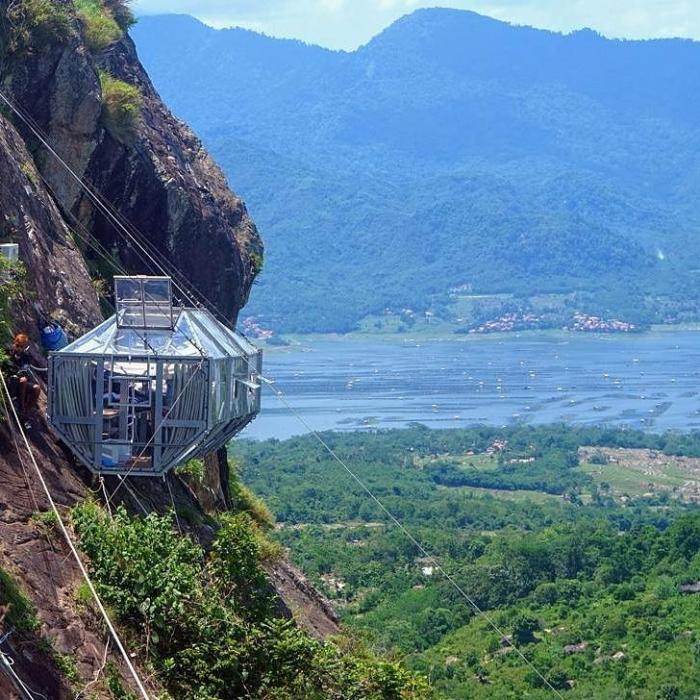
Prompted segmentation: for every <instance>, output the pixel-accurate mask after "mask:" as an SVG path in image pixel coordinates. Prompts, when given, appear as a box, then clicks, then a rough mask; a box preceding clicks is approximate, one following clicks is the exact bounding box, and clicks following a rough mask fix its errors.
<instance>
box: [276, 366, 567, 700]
mask: <svg viewBox="0 0 700 700" xmlns="http://www.w3.org/2000/svg"><path fill="white" fill-rule="evenodd" d="M263 381H264V382H265V384H266V385H267V386H269V387H270V390H271V391H272V393H273V394H274V395H275V396H276V397H277V398H278V399H279V401H281V402H282V403H283V404H284V405H285V406H286V407H287V410H289V411H290V412H291V413H292V414H293V415H294V416H295V417H296V418H297V419H298V420H299V422H300V423H301V424H302V425H303V426H304V427H305V428H306V430H308V431H309V433H311V434H312V435H313V436H314V437H315V438H316V440H317V441H318V442H319V443H320V445H321V446H322V447H323V449H325V450H326V452H328V454H329V455H330V456H331V457H332V458H333V459H334V460H335V461H336V462H337V463H338V464H340V466H341V467H342V468H343V469H344V470H345V471H346V472H347V473H348V474H349V476H350V477H351V478H352V479H353V480H354V481H355V482H356V483H357V485H358V486H359V487H360V488H361V489H362V490H363V491H364V492H365V493H366V494H367V495H368V496H369V497H370V498H371V499H372V501H374V503H375V504H376V505H377V506H378V507H379V508H380V510H381V511H382V512H383V513H384V515H386V517H387V518H389V520H391V522H392V523H393V524H394V525H395V526H396V527H397V528H398V529H399V530H400V531H401V532H402V533H403V535H404V536H405V537H406V538H407V539H408V540H409V541H410V542H411V544H412V545H413V546H414V547H416V549H418V550H419V551H420V553H421V554H422V555H423V556H424V557H425V558H426V559H427V560H428V561H430V562H431V563H432V564H433V566H434V567H435V569H436V570H437V571H439V572H440V573H441V574H442V576H443V578H444V579H445V580H446V581H448V582H449V583H450V585H451V586H452V587H453V588H454V589H455V591H457V593H458V594H459V595H460V596H461V597H462V598H464V600H465V601H466V602H467V603H468V604H469V606H470V607H471V608H472V610H473V611H474V612H475V613H476V614H477V616H478V617H481V619H482V620H484V621H485V622H486V623H487V624H488V625H489V627H491V629H492V630H493V631H494V632H496V633H497V634H499V635H500V636H501V638H502V639H505V640H506V641H507V642H508V645H509V646H510V647H511V648H512V649H513V650H514V651H515V652H516V654H517V655H518V656H519V657H520V659H521V660H522V661H524V662H525V664H526V665H527V666H528V667H529V668H530V669H531V670H532V671H534V673H535V674H537V676H538V677H539V679H540V680H541V681H542V682H543V683H544V684H545V685H546V686H547V688H549V690H551V691H552V692H553V693H554V694H555V695H556V696H557V697H559V698H562V700H563V696H562V694H561V693H560V692H559V691H558V690H557V689H556V688H555V687H554V686H553V685H552V684H551V683H550V682H549V681H548V680H547V679H546V678H545V676H544V675H543V674H542V673H541V672H540V671H539V670H538V669H537V667H536V666H535V665H534V664H533V663H532V662H531V661H530V660H529V659H528V658H527V657H526V656H525V654H523V652H522V651H520V649H518V647H516V646H515V645H514V644H513V643H512V642H511V641H510V640H509V639H508V637H507V636H506V635H505V634H504V632H503V631H502V630H501V629H500V628H499V627H498V625H497V624H496V623H495V622H494V621H493V619H492V618H491V617H490V616H489V615H488V614H487V613H485V612H484V611H483V610H482V609H481V608H480V607H479V605H478V604H477V603H476V601H475V600H474V599H473V598H472V597H471V596H469V595H468V594H467V593H466V592H465V590H464V589H463V588H462V587H461V586H460V585H459V583H457V581H456V580H455V578H454V577H453V576H452V574H450V573H449V572H448V571H446V570H445V568H444V567H443V566H442V564H440V562H439V561H438V560H437V559H436V558H435V557H434V556H433V555H432V554H430V552H429V551H428V550H427V549H426V548H425V547H424V546H423V545H422V544H421V543H420V542H419V541H418V540H417V539H416V538H415V537H414V536H413V535H412V534H411V533H410V531H409V530H408V529H407V528H406V526H405V525H404V524H403V523H402V522H401V521H400V520H399V519H398V518H397V517H396V516H395V515H394V514H393V513H392V512H391V511H390V510H389V509H388V508H387V507H386V506H385V505H384V503H383V502H382V501H381V500H380V499H379V498H378V497H377V496H375V494H374V492H373V491H372V490H371V489H370V488H369V486H367V484H366V483H365V482H364V481H363V480H362V479H361V478H360V477H359V476H357V474H356V473H355V472H354V471H353V470H352V469H351V468H350V467H349V466H348V465H347V464H346V462H345V461H344V460H343V459H342V458H341V457H340V456H339V455H338V454H337V453H336V452H335V450H334V449H333V448H332V447H331V446H330V445H329V444H328V443H327V442H326V441H325V440H324V439H323V436H322V435H321V434H320V433H319V432H318V431H317V430H315V429H314V428H313V427H312V426H311V425H309V423H308V422H307V421H306V419H305V418H304V417H303V416H302V415H301V414H300V413H299V411H297V409H296V408H295V407H294V406H293V405H292V404H291V403H289V401H288V400H287V398H286V396H285V395H284V393H283V392H282V391H281V390H279V389H277V388H276V387H275V386H274V385H273V384H272V382H271V381H270V380H268V379H263Z"/></svg>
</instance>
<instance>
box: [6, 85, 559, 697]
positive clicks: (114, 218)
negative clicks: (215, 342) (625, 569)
mask: <svg viewBox="0 0 700 700" xmlns="http://www.w3.org/2000/svg"><path fill="white" fill-rule="evenodd" d="M0 98H1V99H2V100H3V101H4V102H5V103H6V104H7V105H8V106H9V107H10V109H11V110H12V111H13V112H15V113H16V114H17V115H18V116H19V117H20V119H22V120H23V121H25V123H26V124H27V125H28V126H29V127H30V129H32V131H34V132H35V135H36V136H37V138H39V140H40V141H41V142H42V144H43V145H44V146H45V147H46V148H47V149H48V150H49V152H50V153H51V154H52V155H53V156H54V157H55V158H57V159H58V161H59V162H60V163H61V165H63V167H65V168H66V170H68V171H69V172H70V174H71V175H72V176H73V177H74V178H75V180H76V181H77V182H78V184H80V186H81V187H82V188H83V189H84V190H85V192H86V193H88V195H89V196H90V198H91V199H92V200H93V201H94V203H95V204H97V206H98V207H100V209H101V210H102V211H103V213H105V211H106V212H107V213H108V218H109V219H110V220H112V222H113V224H114V225H116V226H117V227H118V228H119V229H121V230H123V231H124V233H126V235H127V236H128V237H129V239H131V240H132V241H133V242H135V243H136V244H137V245H138V246H139V247H140V248H141V249H142V250H143V251H144V253H145V254H146V255H147V256H148V258H149V259H150V260H151V261H152V262H154V263H155V264H156V266H157V267H159V269H161V270H162V271H165V268H164V266H162V265H159V263H158V261H157V260H156V259H155V258H154V256H153V255H152V254H150V253H149V252H148V251H147V250H146V249H145V248H144V246H143V245H142V244H141V243H140V242H139V241H137V240H136V239H135V236H134V234H133V233H131V232H130V231H129V230H128V229H127V227H126V226H125V225H124V224H123V223H122V222H121V221H120V218H121V217H119V215H118V212H116V213H113V212H112V210H111V209H110V207H109V206H108V204H106V203H105V202H103V201H102V200H101V198H100V196H99V195H98V194H96V193H95V192H94V191H93V190H92V189H91V188H90V187H89V186H88V185H87V184H86V183H85V182H84V181H83V180H82V179H81V178H80V177H79V176H78V175H77V174H76V173H75V172H74V171H73V170H72V169H71V168H70V166H68V164H67V163H66V162H65V161H64V160H63V159H62V158H61V157H60V156H59V155H58V153H56V151H55V150H54V149H53V148H52V147H51V145H50V144H49V143H48V141H47V140H46V139H45V138H43V137H42V136H41V134H40V133H39V132H40V129H38V128H37V127H35V126H32V125H31V123H30V120H29V119H28V118H27V117H25V116H23V115H22V114H21V113H20V111H19V110H18V109H17V108H16V107H15V106H14V105H13V104H12V103H11V102H10V101H9V100H8V99H7V97H5V95H4V94H3V93H2V92H1V91H0ZM130 226H133V225H130ZM141 235H142V234H141ZM149 244H150V242H149ZM171 264H172V265H173V269H174V270H176V271H177V272H178V274H182V273H181V272H180V271H179V270H178V269H177V267H175V266H174V264H173V263H171ZM176 284H177V283H176ZM177 286H178V288H179V289H180V291H184V293H185V296H187V297H188V300H189V301H190V302H191V303H195V304H196V300H193V299H192V298H191V297H190V296H189V294H188V293H187V291H186V290H183V289H182V288H180V286H179V284H177ZM202 296H203V295H202ZM204 298H205V300H206V297H204ZM207 301H208V300H207ZM209 305H210V306H211V307H212V309H213V310H214V312H215V313H216V315H218V316H220V317H222V318H224V319H225V318H226V316H225V315H224V314H223V313H222V312H221V311H220V310H219V309H218V308H217V307H216V306H215V305H214V304H213V303H212V302H209ZM209 310H210V311H211V309H209ZM246 362H247V364H248V367H249V369H250V363H251V361H250V360H247V359H246ZM256 373H257V369H256ZM193 376H194V375H193ZM258 376H259V377H260V379H261V380H262V381H263V382H265V383H266V384H267V385H268V386H270V387H271V389H272V391H273V393H274V394H275V396H277V398H278V399H279V400H280V401H282V403H284V404H285V405H286V406H287V408H288V409H289V410H290V411H292V413H293V414H294V415H295V416H296V417H297V419H298V420H299V421H300V422H301V423H302V425H304V427H305V428H306V429H307V430H308V431H309V432H310V433H312V434H313V435H314V436H315V437H316V439H317V440H318V441H319V442H320V443H321V445H322V446H323V447H324V448H325V449H326V450H327V451H328V453H329V454H330V455H331V456H332V457H333V459H334V460H336V461H337V462H338V463H339V464H341V466H342V467H343V468H344V469H345V470H346V471H347V472H348V474H349V475H350V476H351V477H352V478H353V479H354V480H355V481H356V482H357V483H358V484H359V485H360V486H361V487H362V488H363V490H364V491H366V492H367V494H368V495H369V496H370V497H371V498H372V500H374V501H375V502H376V503H377V505H378V506H379V507H380V508H381V510H382V511H383V512H384V513H385V514H386V515H387V517H389V518H390V519H391V520H392V522H394V524H395V525H396V526H397V527H398V528H399V529H400V530H401V531H402V532H403V533H404V535H405V536H406V537H408V538H409V539H410V540H411V542H412V543H413V544H414V546H416V547H417V548H418V549H419V550H420V551H421V552H422V553H423V555H424V556H425V557H426V558H428V559H429V560H430V561H432V562H433V564H434V565H435V568H436V569H437V570H438V571H440V573H441V574H442V575H443V577H444V578H445V579H446V580H447V581H449V582H450V584H451V585H452V586H453V587H454V588H455V589H456V590H457V591H458V592H459V594H460V595H461V596H462V597H463V598H464V599H465V600H466V601H467V602H468V603H469V605H470V606H471V607H472V608H473V609H474V611H475V612H477V614H478V615H480V616H481V617H482V618H483V619H484V620H486V621H487V622H488V624H489V625H490V626H491V627H492V629H494V630H495V631H496V632H498V633H499V634H501V636H503V637H504V638H505V639H507V638H506V637H505V635H503V633H502V632H501V630H500V629H499V628H498V627H497V626H496V624H495V623H494V622H493V621H492V620H491V619H490V618H489V617H488V616H487V615H486V614H485V613H484V612H483V611H482V610H481V609H480V608H479V607H478V606H477V604H476V602H475V601H474V600H473V599H471V598H470V597H469V596H468V595H467V594H466V593H465V592H464V591H463V590H462V589H461V587H459V584H457V582H456V581H455V580H454V578H453V577H452V576H451V575H450V574H449V573H448V572H447V571H445V569H444V568H443V567H442V566H441V565H440V563H439V562H438V561H437V560H436V559H435V558H434V557H433V556H432V555H430V554H429V553H428V552H427V550H425V548H424V547H423V546H422V545H421V544H420V543H419V542H418V541H417V540H416V539H415V538H414V537H413V536H412V535H411V534H410V532H409V531H408V530H406V528H405V527H404V526H403V525H402V524H401V522H400V521H399V520H398V519H397V518H396V517H395V516H394V515H393V514H392V513H391V512H390V511H389V510H388V509H387V508H386V507H385V506H384V505H383V504H382V503H381V501H380V500H379V499H378V498H377V497H376V496H375V495H374V494H373V492H372V491H371V490H370V489H369V488H368V487H367V486H366V484H365V483H364V482H363V481H362V480H361V479H360V478H359V477H358V476H357V475H356V474H355V473H354V472H353V471H352V470H351V469H350V468H349V467H348V466H347V465H346V464H345V462H343V461H342V460H341V459H340V457H338V455H337V454H336V453H335V452H334V451H333V450H332V448H331V447H330V446H329V445H328V444H327V443H326V442H325V441H324V440H323V438H322V437H321V435H320V434H319V433H318V432H317V431H315V430H314V429H313V428H312V427H311V426H310V425H309V424H308V423H307V422H306V420H305V419H304V418H303V417H302V416H301V414H299V413H298V412H296V410H295V409H294V408H293V407H292V406H291V404H289V403H288V402H287V401H286V399H285V398H284V395H283V394H282V393H281V392H279V393H278V390H276V389H274V388H272V382H271V381H270V380H269V379H267V378H265V377H264V376H263V375H258ZM146 447H147V446H146ZM144 449H146V448H144ZM131 471H133V467H132V469H131V470H130V471H129V473H130V472H131ZM129 473H127V476H128V474H129ZM123 483H125V482H124V481H122V482H120V485H119V486H121V484H123ZM119 486H117V489H115V491H114V492H113V493H112V498H113V497H114V495H115V494H116V492H117V490H118V489H119ZM110 501H111V498H110ZM511 647H512V648H513V649H514V650H515V651H516V653H517V654H518V655H519V656H520V657H521V659H522V660H523V661H525V663H526V664H527V665H528V666H529V667H530V668H531V669H532V670H533V671H534V672H535V673H536V674H537V675H538V677H539V678H540V679H541V680H542V681H543V682H544V683H545V685H546V686H547V687H548V688H549V689H550V690H551V691H552V692H553V693H555V694H556V695H557V696H558V697H560V698H562V697H563V696H562V695H561V693H559V692H558V691H557V690H556V688H554V686H552V684H551V683H549V681H547V679H546V678H545V677H544V676H543V675H542V674H541V673H540V672H539V671H538V670H537V668H536V667H535V666H534V665H533V664H532V663H531V662H530V661H529V660H528V659H527V658H526V657H525V655H524V654H523V653H522V652H521V651H520V650H519V649H518V648H517V647H515V646H514V645H512V644H511Z"/></svg>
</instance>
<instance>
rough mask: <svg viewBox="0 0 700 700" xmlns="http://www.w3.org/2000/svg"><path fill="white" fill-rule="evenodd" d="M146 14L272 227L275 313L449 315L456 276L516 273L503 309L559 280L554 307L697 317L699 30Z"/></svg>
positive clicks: (510, 276) (480, 285)
mask: <svg viewBox="0 0 700 700" xmlns="http://www.w3.org/2000/svg"><path fill="white" fill-rule="evenodd" d="M133 34H134V38H135V40H136V42H137V45H138V48H139V52H140V55H141V58H142V60H143V61H144V63H145V65H146V66H147V67H148V69H149V72H150V74H151V75H152V77H153V80H154V82H155V84H156V86H157V88H158V89H159V91H160V92H161V93H162V95H163V97H164V98H165V99H166V100H167V101H168V102H169V103H170V104H171V105H172V106H173V108H174V110H175V111H176V113H177V114H179V116H181V117H182V118H184V119H186V120H187V121H188V122H190V123H192V124H193V125H194V127H195V128H196V129H197V131H198V132H199V133H200V134H201V135H202V136H203V138H204V140H205V141H206V143H207V145H208V146H209V148H210V149H211V150H212V151H213V152H214V154H215V155H216V157H217V159H218V160H219V161H220V162H221V163H222V165H223V166H224V168H225V170H226V173H227V175H228V177H229V180H230V182H231V184H232V186H234V187H235V188H236V190H237V191H239V192H241V193H242V195H243V196H244V197H245V199H246V201H247V202H248V204H249V207H250V209H251V212H252V213H253V215H254V216H255V219H256V221H257V222H258V224H259V226H260V227H261V229H262V231H263V232H264V234H265V238H266V248H267V260H266V261H265V268H264V272H263V274H262V276H261V278H260V282H259V284H258V286H257V288H256V290H255V291H254V293H253V294H252V298H251V303H250V305H249V307H248V309H247V313H249V314H255V315H257V316H259V317H261V318H262V320H263V322H264V323H267V324H268V325H271V326H273V327H275V328H277V329H279V330H286V331H290V330H297V331H308V330H348V329H350V328H352V327H354V326H355V325H356V323H357V322H358V320H359V319H361V318H363V317H365V316H367V315H371V314H379V313H382V312H383V310H384V309H386V308H390V309H394V310H400V309H403V308H411V309H414V310H417V311H423V310H427V309H432V310H433V311H436V312H437V313H438V314H439V315H444V316H449V315H450V314H453V315H454V314H456V311H455V308H456V307H455V305H454V304H453V303H452V302H453V301H454V299H453V298H451V296H450V293H449V290H450V289H453V288H462V289H463V290H466V291H465V292H462V293H471V294H473V295H484V294H494V293H507V294H512V295H514V297H513V298H512V299H510V300H509V301H508V302H507V303H506V304H505V306H503V308H506V309H509V310H512V309H524V308H531V307H532V303H533V302H532V301H531V300H530V298H531V297H532V296H533V295H540V297H539V299H540V302H541V295H543V294H544V295H554V294H557V296H556V300H557V301H556V304H559V305H560V307H561V308H560V309H559V312H562V311H563V312H566V313H572V312H574V311H584V312H587V313H596V314H600V315H604V316H608V317H618V318H623V319H625V320H630V321H633V322H636V323H648V322H652V321H674V320H687V319H696V318H700V301H698V300H700V279H699V276H698V275H697V268H698V267H699V266H698V265H697V263H696V259H697V254H698V253H700V237H699V236H698V231H699V229H700V215H699V214H698V212H697V207H696V206H695V201H696V200H697V197H698V194H700V178H698V174H699V173H700V167H699V166H700V159H699V155H700V128H699V127H698V120H697V116H698V114H699V113H700V111H699V108H700V89H699V88H700V45H698V44H697V43H695V42H691V41H686V40H663V41H611V40H608V39H605V38H602V37H600V36H599V35H597V34H595V33H594V32H592V31H589V30H584V31H580V32H575V33H573V34H570V35H566V36H564V35H560V34H555V33H552V32H547V31H540V30H536V29H530V28H524V27H513V26H510V25H508V24H505V23H502V22H498V21H495V20H492V19H488V18H486V17H482V16H479V15H477V14H474V13H471V12H463V11H456V10H437V9H436V10H421V11H418V12H415V13H413V14H411V15H408V16H406V17H404V18H402V19H401V20H399V21H398V22H396V23H395V24H393V25H392V26H391V27H389V28H388V29H386V30H385V31H384V32H383V33H381V34H380V35H379V36H377V37H376V38H374V39H373V40H372V41H371V42H369V43H368V44H367V45H366V46H364V47H362V48H360V49H358V50H357V51H355V52H353V53H343V52H332V51H328V50H325V49H321V48H319V47H315V46H308V45H305V44H303V43H301V42H296V41H289V40H278V39H272V38H269V37H265V36H262V35H259V34H255V33H253V32H250V31H246V30H241V29H233V30H221V31H217V30H214V29H210V28H208V27H206V26H205V25H203V24H201V23H199V22H198V21H196V20H194V19H192V18H189V17H184V16H162V17H144V18H143V19H141V21H140V22H139V24H138V25H137V26H136V27H135V28H134V31H133ZM452 297H454V294H453V295H452ZM552 299H555V297H554V296H552ZM547 303H550V302H549V301H547V297H545V304H547ZM556 304H555V305H556ZM498 310H499V309H498V308H496V309H495V310H492V311H487V312H486V314H487V315H488V313H498ZM472 312H473V313H474V314H476V315H478V313H481V314H482V316H483V314H484V311H483V309H482V310H481V311H479V310H478V309H477V311H474V309H472ZM466 313H467V316H469V313H470V312H469V310H467V312H466ZM472 320H473V319H472ZM482 320H483V319H482ZM468 322H469V318H467V319H466V321H465V323H468Z"/></svg>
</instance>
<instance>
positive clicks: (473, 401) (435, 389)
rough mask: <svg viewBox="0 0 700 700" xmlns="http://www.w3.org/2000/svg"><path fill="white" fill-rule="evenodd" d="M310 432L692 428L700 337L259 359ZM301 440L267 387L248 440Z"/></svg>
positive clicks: (326, 347)
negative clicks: (562, 425) (518, 426)
mask: <svg viewBox="0 0 700 700" xmlns="http://www.w3.org/2000/svg"><path fill="white" fill-rule="evenodd" d="M264 364H265V374H266V376H268V377H269V378H271V379H274V380H275V382H276V384H277V385H278V386H279V388H280V389H281V390H282V391H284V393H285V394H286V397H287V399H288V401H289V402H290V404H292V405H293V406H294V407H295V408H296V409H297V410H298V411H299V413H300V414H301V415H303V417H304V419H305V420H306V421H307V422H308V423H309V424H310V425H311V426H312V427H313V428H315V429H317V430H329V429H333V430H361V429H366V430H369V429H372V428H377V427H381V428H390V427H401V426H405V425H407V424H409V423H411V422H416V421H417V422H420V423H424V424H425V425H428V426H430V427H434V428H447V427H458V426H467V425H474V424H477V423H488V424H491V425H508V424H513V423H517V422H523V423H550V422H553V421H570V422H575V423H605V424H611V425H612V424H614V425H626V426H630V427H634V428H641V429H644V430H654V431H664V430H668V429H678V430H690V429H700V332H695V331H676V330H673V331H659V332H650V333H645V334H642V335H601V336H597V335H582V334H564V333H558V334H548V333H542V334H524V335H513V336H506V337H504V336H499V337H495V336H490V337H489V336H480V337H477V338H472V337H469V338H467V339H464V340H459V341H435V342H422V341H404V342H398V341H397V342H395V343H391V342H381V341H374V342H364V341H360V340H356V339H353V340H347V341H342V340H334V339H332V340H325V339H324V340H312V341H308V342H306V341H305V342H304V343H303V345H302V346H301V347H299V348H297V347H295V348H293V349H288V350H278V349H273V350H271V351H268V352H266V354H265V363H264ZM304 432H306V429H305V428H304V426H303V425H301V424H300V422H299V421H298V419H297V418H296V417H295V416H294V415H293V414H291V413H290V411H289V410H288V409H287V408H286V407H285V406H284V405H283V404H281V403H280V402H279V400H278V399H277V398H275V396H274V395H273V394H272V392H271V391H270V390H269V389H266V390H264V391H263V410H262V413H261V415H260V416H259V417H258V418H257V420H256V421H255V422H254V423H253V424H252V425H251V426H249V427H248V428H247V429H246V431H245V432H244V433H243V436H245V437H252V438H257V439H259V438H268V437H277V438H280V439H283V438H286V437H290V436H292V435H298V434H300V433H304Z"/></svg>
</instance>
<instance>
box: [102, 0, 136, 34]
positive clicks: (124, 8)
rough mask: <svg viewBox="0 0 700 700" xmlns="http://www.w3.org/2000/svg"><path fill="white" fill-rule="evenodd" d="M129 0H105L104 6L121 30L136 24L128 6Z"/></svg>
mask: <svg viewBox="0 0 700 700" xmlns="http://www.w3.org/2000/svg"><path fill="white" fill-rule="evenodd" d="M129 4H130V2H129V0H105V7H107V9H108V10H109V11H110V12H111V13H112V17H114V21H115V22H116V23H117V24H118V25H119V26H120V27H121V29H122V30H123V31H127V29H129V27H131V26H132V25H134V24H136V17H134V13H133V12H132V11H131V7H129Z"/></svg>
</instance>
